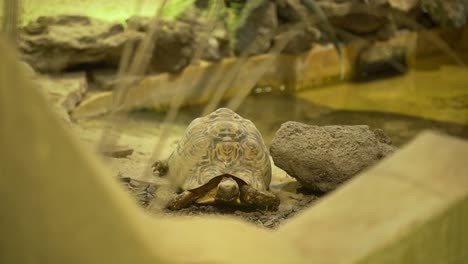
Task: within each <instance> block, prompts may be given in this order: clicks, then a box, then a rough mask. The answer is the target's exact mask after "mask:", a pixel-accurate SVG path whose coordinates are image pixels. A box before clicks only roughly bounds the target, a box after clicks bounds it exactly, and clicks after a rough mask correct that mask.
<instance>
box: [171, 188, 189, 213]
mask: <svg viewBox="0 0 468 264" xmlns="http://www.w3.org/2000/svg"><path fill="white" fill-rule="evenodd" d="M195 199H196V197H195V194H194V193H193V192H191V191H184V192H183V193H181V194H178V195H177V196H176V197H174V198H173V199H172V200H170V201H169V202H168V203H167V205H166V207H167V208H168V209H170V210H180V209H182V208H184V207H187V206H188V205H189V204H191V203H192V202H193V201H194V200H195Z"/></svg>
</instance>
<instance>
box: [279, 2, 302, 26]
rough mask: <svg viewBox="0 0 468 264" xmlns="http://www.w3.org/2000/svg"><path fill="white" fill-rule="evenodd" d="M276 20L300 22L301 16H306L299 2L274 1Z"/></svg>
mask: <svg viewBox="0 0 468 264" xmlns="http://www.w3.org/2000/svg"><path fill="white" fill-rule="evenodd" d="M275 3H276V7H277V9H278V18H279V19H280V21H281V22H285V23H291V22H300V21H301V16H304V15H306V14H308V11H307V9H306V8H305V7H304V5H302V3H301V0H275Z"/></svg>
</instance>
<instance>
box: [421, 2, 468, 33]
mask: <svg viewBox="0 0 468 264" xmlns="http://www.w3.org/2000/svg"><path fill="white" fill-rule="evenodd" d="M421 9H422V10H423V11H424V12H426V13H428V14H429V15H430V16H431V18H432V20H434V22H436V23H437V24H439V25H443V26H453V27H457V28H459V27H462V26H463V25H465V24H466V20H467V15H468V1H467V0H421Z"/></svg>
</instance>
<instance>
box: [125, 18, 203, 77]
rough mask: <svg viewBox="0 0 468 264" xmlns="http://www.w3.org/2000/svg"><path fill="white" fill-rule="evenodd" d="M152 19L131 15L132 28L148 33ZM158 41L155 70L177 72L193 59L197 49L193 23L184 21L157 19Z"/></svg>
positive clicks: (154, 55)
mask: <svg viewBox="0 0 468 264" xmlns="http://www.w3.org/2000/svg"><path fill="white" fill-rule="evenodd" d="M151 21H152V20H151V19H149V18H148V17H131V18H129V19H128V20H127V25H128V28H129V29H130V30H134V31H137V32H140V33H146V32H147V31H148V28H149V25H150V23H152V22H151ZM154 23H157V24H156V25H155V26H156V33H155V36H156V41H155V47H154V52H153V54H152V58H151V62H150V66H151V69H150V70H151V71H153V72H171V73H176V72H180V71H181V70H182V69H184V68H185V67H186V66H187V65H188V64H189V63H190V61H191V59H192V56H193V53H194V49H195V41H194V40H195V36H194V32H193V28H192V25H191V24H189V23H186V22H182V21H161V20H158V21H155V22H154Z"/></svg>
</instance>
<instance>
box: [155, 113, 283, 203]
mask: <svg viewBox="0 0 468 264" xmlns="http://www.w3.org/2000/svg"><path fill="white" fill-rule="evenodd" d="M153 170H154V171H155V172H159V173H160V176H164V175H165V174H167V175H168V177H169V178H170V179H171V180H172V181H173V183H174V184H175V185H176V186H177V187H179V188H180V189H181V190H182V192H181V193H180V194H178V195H177V196H176V197H175V198H174V199H172V200H171V201H169V203H168V204H167V206H166V207H167V208H168V209H171V210H179V209H181V208H184V207H187V206H189V205H191V204H192V203H196V204H224V205H226V204H230V205H240V206H243V205H246V206H250V207H256V208H266V209H269V210H276V209H277V207H278V205H279V199H278V197H276V196H275V195H274V194H273V193H271V192H270V191H269V185H270V182H271V163H270V158H269V154H268V151H267V148H266V146H265V143H264V142H263V139H262V136H261V134H260V132H259V131H258V129H257V128H256V127H255V125H254V124H253V123H252V122H251V121H250V120H247V119H244V118H242V117H241V116H239V115H238V114H236V113H235V112H234V111H232V110H230V109H228V108H220V109H217V110H216V111H214V112H213V113H211V114H208V115H207V116H204V117H200V118H197V119H195V120H193V121H192V122H191V123H190V125H189V126H188V128H187V130H186V131H185V135H184V136H183V138H182V139H181V140H180V141H179V143H178V145H177V147H176V149H175V150H174V151H173V152H172V154H171V155H170V156H169V158H168V159H167V160H166V161H156V162H155V163H154V164H153Z"/></svg>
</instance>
